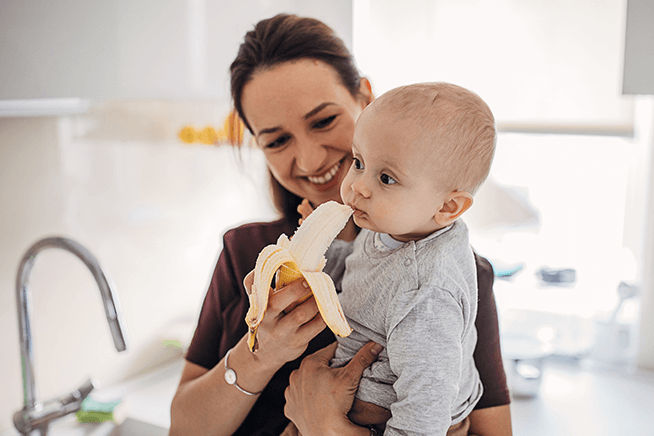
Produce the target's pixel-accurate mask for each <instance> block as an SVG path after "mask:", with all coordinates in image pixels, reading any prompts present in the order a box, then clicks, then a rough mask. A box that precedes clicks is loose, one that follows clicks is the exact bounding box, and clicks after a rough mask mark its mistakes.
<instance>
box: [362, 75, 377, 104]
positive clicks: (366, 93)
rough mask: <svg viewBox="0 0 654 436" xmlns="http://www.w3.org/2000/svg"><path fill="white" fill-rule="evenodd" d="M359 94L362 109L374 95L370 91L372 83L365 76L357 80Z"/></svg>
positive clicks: (370, 101)
mask: <svg viewBox="0 0 654 436" xmlns="http://www.w3.org/2000/svg"><path fill="white" fill-rule="evenodd" d="M359 94H360V96H361V102H362V103H363V106H362V109H363V108H365V107H366V106H368V105H369V104H370V103H372V101H373V100H374V99H375V96H374V95H373V93H372V85H371V84H370V80H368V79H367V78H365V77H362V78H361V79H360V80H359Z"/></svg>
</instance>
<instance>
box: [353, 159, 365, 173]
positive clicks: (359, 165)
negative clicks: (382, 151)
mask: <svg viewBox="0 0 654 436" xmlns="http://www.w3.org/2000/svg"><path fill="white" fill-rule="evenodd" d="M352 166H353V167H354V169H355V170H362V169H363V163H361V161H360V160H359V158H356V157H353V158H352Z"/></svg>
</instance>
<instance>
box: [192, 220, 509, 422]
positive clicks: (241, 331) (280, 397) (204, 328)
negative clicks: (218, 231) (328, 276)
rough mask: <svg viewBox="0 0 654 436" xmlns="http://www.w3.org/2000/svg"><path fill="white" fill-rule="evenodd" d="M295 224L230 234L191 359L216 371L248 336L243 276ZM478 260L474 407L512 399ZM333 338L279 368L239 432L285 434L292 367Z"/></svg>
mask: <svg viewBox="0 0 654 436" xmlns="http://www.w3.org/2000/svg"><path fill="white" fill-rule="evenodd" d="M296 227H297V226H296V224H295V223H294V222H291V221H288V220H285V219H281V220H279V221H274V222H271V223H252V224H245V225H243V226H240V227H238V228H236V229H232V230H229V231H228V232H227V233H225V236H224V245H223V251H222V253H221V254H220V257H219V258H218V263H217V265H216V269H215V271H214V273H213V277H212V279H211V284H210V285H209V290H208V291H207V295H206V297H205V299H204V304H203V305H202V311H201V312H200V319H199V321H198V326H197V328H196V330H195V334H194V335H193V340H192V341H191V345H190V347H189V349H188V353H187V355H186V360H188V361H189V362H192V363H195V364H196V365H200V366H202V367H204V368H207V369H211V368H213V367H214V366H216V364H217V363H218V362H219V361H220V360H221V359H222V358H223V356H224V355H225V353H226V352H227V350H229V349H230V348H232V347H233V346H234V345H236V343H237V342H238V341H239V340H240V339H241V338H242V337H243V335H245V333H246V332H247V327H246V324H245V313H246V312H247V310H248V306H249V305H248V298H247V294H246V293H245V289H244V288H243V278H244V277H245V276H246V274H247V273H248V272H250V271H251V270H252V268H254V264H255V262H256V260H257V256H258V254H259V252H260V251H261V250H262V249H263V247H265V246H266V245H268V244H273V243H275V241H277V238H278V237H279V235H280V234H281V233H286V234H287V235H291V234H292V233H293V232H294V231H295V228H296ZM475 260H476V262H477V280H478V282H479V305H478V311H477V320H476V322H475V326H476V327H477V333H478V337H477V346H476V348H475V352H474V359H475V364H476V366H477V370H478V371H479V375H480V377H481V382H482V384H483V386H484V394H483V396H482V397H481V400H480V401H479V403H477V406H476V407H475V408H476V409H481V408H485V407H492V406H499V405H504V404H508V403H509V401H510V399H509V391H508V388H507V385H506V377H505V374H504V367H503V366H502V356H501V353H500V336H499V330H498V324H497V311H496V308H495V298H494V296H493V270H492V268H491V266H490V263H489V262H488V261H487V260H486V259H484V258H483V257H480V256H477V255H475ZM334 340H335V338H334V336H333V334H332V332H331V331H330V330H329V329H327V328H326V329H325V330H323V331H322V332H321V333H320V334H319V335H318V336H316V337H315V338H313V340H312V341H311V342H310V343H309V346H308V347H307V350H306V351H305V353H304V354H303V355H302V356H300V357H299V358H298V359H296V360H294V361H292V362H288V363H286V364H285V365H284V366H283V367H282V368H281V369H280V370H279V371H277V373H276V374H275V375H274V376H273V378H272V379H271V380H270V383H268V385H267V386H266V388H265V389H264V391H263V393H262V394H261V396H260V397H259V398H258V399H257V402H256V403H255V404H254V407H253V408H252V410H251V411H250V413H249V414H248V416H247V418H246V419H245V421H244V422H243V424H242V425H241V427H239V429H238V430H237V431H236V433H234V434H237V435H241V434H242V435H273V434H274V435H278V434H280V433H281V432H282V430H283V429H284V427H286V425H287V424H288V420H287V419H286V417H285V416H284V390H285V389H286V386H288V377H289V375H290V373H291V371H293V370H294V369H296V368H298V367H299V366H300V362H301V361H302V359H303V358H304V357H305V356H306V355H307V354H311V353H313V352H315V351H317V350H319V349H321V348H323V347H325V346H327V345H329V344H330V343H332V342H333V341H334Z"/></svg>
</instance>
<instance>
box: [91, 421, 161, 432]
mask: <svg viewBox="0 0 654 436" xmlns="http://www.w3.org/2000/svg"><path fill="white" fill-rule="evenodd" d="M94 435H95V433H94ZM167 435H168V429H167V428H163V427H159V426H158V425H154V424H150V423H147V422H144V421H139V420H138V419H133V418H127V419H126V420H125V421H123V423H122V424H120V425H119V426H116V427H114V428H113V429H112V430H111V432H110V433H109V434H108V435H107V436H167ZM98 436H99V435H98Z"/></svg>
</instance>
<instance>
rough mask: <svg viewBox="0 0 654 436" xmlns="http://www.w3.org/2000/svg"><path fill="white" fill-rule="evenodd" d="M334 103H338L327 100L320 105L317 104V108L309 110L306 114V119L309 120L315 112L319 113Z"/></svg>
mask: <svg viewBox="0 0 654 436" xmlns="http://www.w3.org/2000/svg"><path fill="white" fill-rule="evenodd" d="M333 104H336V103H332V102H331V101H326V102H324V103H321V104H319V105H318V106H316V107H315V108H313V109H311V110H310V111H309V112H307V113H306V114H305V115H304V119H305V120H307V119H309V118H311V117H312V116H314V115H315V114H317V113H318V112H320V111H321V110H323V109H324V108H326V107H327V106H330V105H333Z"/></svg>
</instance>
